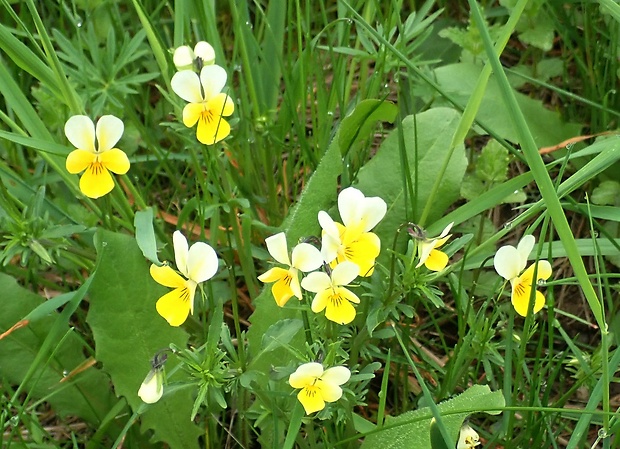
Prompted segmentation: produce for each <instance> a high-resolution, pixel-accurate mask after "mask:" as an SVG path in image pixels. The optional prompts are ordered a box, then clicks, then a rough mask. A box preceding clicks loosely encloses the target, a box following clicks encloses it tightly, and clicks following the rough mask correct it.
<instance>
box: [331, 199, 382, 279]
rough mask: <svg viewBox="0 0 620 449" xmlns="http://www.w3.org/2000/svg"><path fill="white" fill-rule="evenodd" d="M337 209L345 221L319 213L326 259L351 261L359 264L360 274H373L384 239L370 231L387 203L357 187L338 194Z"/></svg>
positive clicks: (333, 263) (338, 261) (333, 264)
mask: <svg viewBox="0 0 620 449" xmlns="http://www.w3.org/2000/svg"><path fill="white" fill-rule="evenodd" d="M338 211H339V212H340V217H341V218H342V223H343V224H340V223H337V222H335V221H334V220H332V218H331V217H330V216H329V215H328V214H327V212H325V211H320V212H319V224H320V225H321V228H323V239H322V247H321V253H322V254H323V258H324V259H325V261H326V262H327V263H330V264H331V265H332V267H334V266H336V265H337V264H339V263H341V262H344V261H345V260H348V261H351V262H353V263H355V264H356V265H357V266H358V267H359V269H360V272H359V275H360V276H370V275H371V274H372V272H373V270H374V264H375V259H376V258H377V256H378V255H379V251H380V250H381V241H380V240H379V237H377V235H376V234H374V233H372V232H369V231H370V230H371V229H372V228H374V227H375V226H376V225H377V223H379V222H380V221H381V220H382V219H383V217H384V216H385V213H386V211H387V204H386V203H385V201H383V200H382V199H381V198H379V197H368V198H367V197H365V196H364V194H363V193H362V192H360V191H359V190H358V189H356V188H354V187H349V188H346V189H344V190H342V191H341V192H340V194H339V195H338Z"/></svg>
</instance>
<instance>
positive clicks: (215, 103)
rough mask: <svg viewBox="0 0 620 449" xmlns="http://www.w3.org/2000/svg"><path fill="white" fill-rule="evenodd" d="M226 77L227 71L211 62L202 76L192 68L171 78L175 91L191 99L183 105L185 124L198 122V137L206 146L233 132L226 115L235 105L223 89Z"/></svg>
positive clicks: (183, 97) (201, 73) (187, 99)
mask: <svg viewBox="0 0 620 449" xmlns="http://www.w3.org/2000/svg"><path fill="white" fill-rule="evenodd" d="M226 79H227V75H226V70H224V69H223V68H222V67H220V66H219V65H208V66H204V67H203V68H202V69H201V70H200V75H198V74H197V73H196V72H194V71H193V70H181V71H180V72H177V73H175V74H174V76H173V77H172V80H171V81H170V85H171V86H172V90H173V91H174V93H176V94H177V95H178V96H179V97H181V98H182V99H183V100H185V101H187V102H189V104H187V105H185V108H183V124H184V125H185V126H187V127H188V128H191V127H193V126H194V125H195V124H196V123H198V127H197V128H196V137H197V138H198V140H199V141H200V142H201V143H203V144H205V145H213V144H215V143H216V142H219V141H220V140H222V139H224V138H225V137H227V136H228V135H229V134H230V125H229V124H228V122H227V121H226V120H225V119H224V118H223V117H228V116H230V115H232V113H233V112H234V110H235V105H234V103H233V101H232V99H231V98H230V97H229V96H228V95H227V94H225V93H223V92H222V89H224V86H225V85H226Z"/></svg>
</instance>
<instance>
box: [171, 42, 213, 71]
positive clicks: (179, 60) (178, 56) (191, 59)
mask: <svg viewBox="0 0 620 449" xmlns="http://www.w3.org/2000/svg"><path fill="white" fill-rule="evenodd" d="M172 60H173V62H174V65H175V66H176V68H177V70H193V68H194V63H195V62H196V61H197V60H199V61H200V63H199V68H202V67H204V66H206V65H211V64H213V63H214V62H215V50H214V49H213V46H212V45H211V44H210V43H208V42H205V41H200V42H198V43H196V45H195V46H194V49H193V50H192V48H191V47H190V46H189V45H182V46H180V47H178V48H177V49H176V50H174V54H173V56H172Z"/></svg>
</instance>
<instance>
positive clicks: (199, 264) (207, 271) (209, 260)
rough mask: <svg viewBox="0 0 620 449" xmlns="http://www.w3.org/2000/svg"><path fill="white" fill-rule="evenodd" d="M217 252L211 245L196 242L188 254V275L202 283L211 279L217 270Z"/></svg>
mask: <svg viewBox="0 0 620 449" xmlns="http://www.w3.org/2000/svg"><path fill="white" fill-rule="evenodd" d="M217 268H218V264H217V254H216V253H215V250H214V249H213V248H211V246H210V245H208V244H206V243H203V242H196V243H194V244H193V245H192V247H191V248H190V249H189V254H188V256H187V277H188V278H189V279H191V280H192V281H194V282H197V283H200V282H204V281H206V280H207V279H211V278H212V277H213V276H214V275H215V273H216V272H217Z"/></svg>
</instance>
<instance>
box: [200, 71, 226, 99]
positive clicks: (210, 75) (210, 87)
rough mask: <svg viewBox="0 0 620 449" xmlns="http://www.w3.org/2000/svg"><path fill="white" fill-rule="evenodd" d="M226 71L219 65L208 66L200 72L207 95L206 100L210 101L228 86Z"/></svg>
mask: <svg viewBox="0 0 620 449" xmlns="http://www.w3.org/2000/svg"><path fill="white" fill-rule="evenodd" d="M227 78H228V75H226V70H224V69H223V68H222V67H220V66H219V65H215V64H214V65H207V66H204V67H203V68H202V70H201V71H200V82H201V83H202V89H203V90H204V93H205V100H209V99H211V98H213V97H215V96H216V95H217V94H219V93H220V92H222V89H224V86H225V85H226V79H227Z"/></svg>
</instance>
